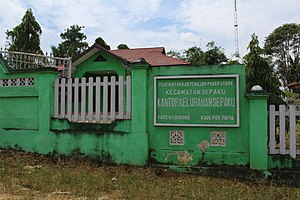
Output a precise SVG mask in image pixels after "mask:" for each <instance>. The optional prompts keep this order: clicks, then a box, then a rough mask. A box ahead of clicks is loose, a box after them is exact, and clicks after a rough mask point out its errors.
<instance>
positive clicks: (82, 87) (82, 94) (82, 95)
mask: <svg viewBox="0 0 300 200" xmlns="http://www.w3.org/2000/svg"><path fill="white" fill-rule="evenodd" d="M85 87H86V79H85V78H82V79H81V109H80V112H81V118H80V121H81V122H85V100H86V99H85V98H86V97H85V96H86V95H85Z"/></svg>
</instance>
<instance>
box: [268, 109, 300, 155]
mask: <svg viewBox="0 0 300 200" xmlns="http://www.w3.org/2000/svg"><path fill="white" fill-rule="evenodd" d="M299 116H300V112H299V106H295V105H289V106H288V107H286V106H285V105H280V106H279V111H275V106H274V105H270V107H269V153H270V154H280V155H290V156H291V157H292V158H296V157H297V155H299V154H300V150H299V148H298V149H297V131H296V128H297V117H299ZM276 124H278V125H277V126H276ZM287 124H288V129H287V126H286V125H287Z"/></svg>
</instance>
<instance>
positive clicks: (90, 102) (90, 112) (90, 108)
mask: <svg viewBox="0 0 300 200" xmlns="http://www.w3.org/2000/svg"><path fill="white" fill-rule="evenodd" d="M88 87H89V94H88V95H89V96H88V122H93V100H94V98H93V88H94V80H93V77H90V78H89V85H88Z"/></svg>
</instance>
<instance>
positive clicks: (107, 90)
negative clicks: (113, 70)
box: [53, 76, 131, 123]
mask: <svg viewBox="0 0 300 200" xmlns="http://www.w3.org/2000/svg"><path fill="white" fill-rule="evenodd" d="M125 101H126V102H125ZM53 117H54V118H58V119H68V120H69V121H71V122H75V123H111V122H112V121H114V120H116V119H130V118H131V77H130V76H126V80H124V77H123V76H119V77H118V80H116V77H114V76H112V77H111V78H110V80H109V79H108V77H103V78H100V77H96V79H95V80H94V78H93V77H89V78H88V82H87V79H86V78H74V79H72V78H68V79H66V78H61V79H56V80H55V85H54V115H53Z"/></svg>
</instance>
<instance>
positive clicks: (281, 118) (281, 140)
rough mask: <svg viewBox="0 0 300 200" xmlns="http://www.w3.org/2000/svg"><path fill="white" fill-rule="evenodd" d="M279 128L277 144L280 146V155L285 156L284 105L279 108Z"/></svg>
mask: <svg viewBox="0 0 300 200" xmlns="http://www.w3.org/2000/svg"><path fill="white" fill-rule="evenodd" d="M279 124H280V125H279V127H280V131H279V132H280V137H279V144H280V150H279V152H280V154H281V155H285V154H286V145H285V142H286V141H285V105H280V106H279Z"/></svg>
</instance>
